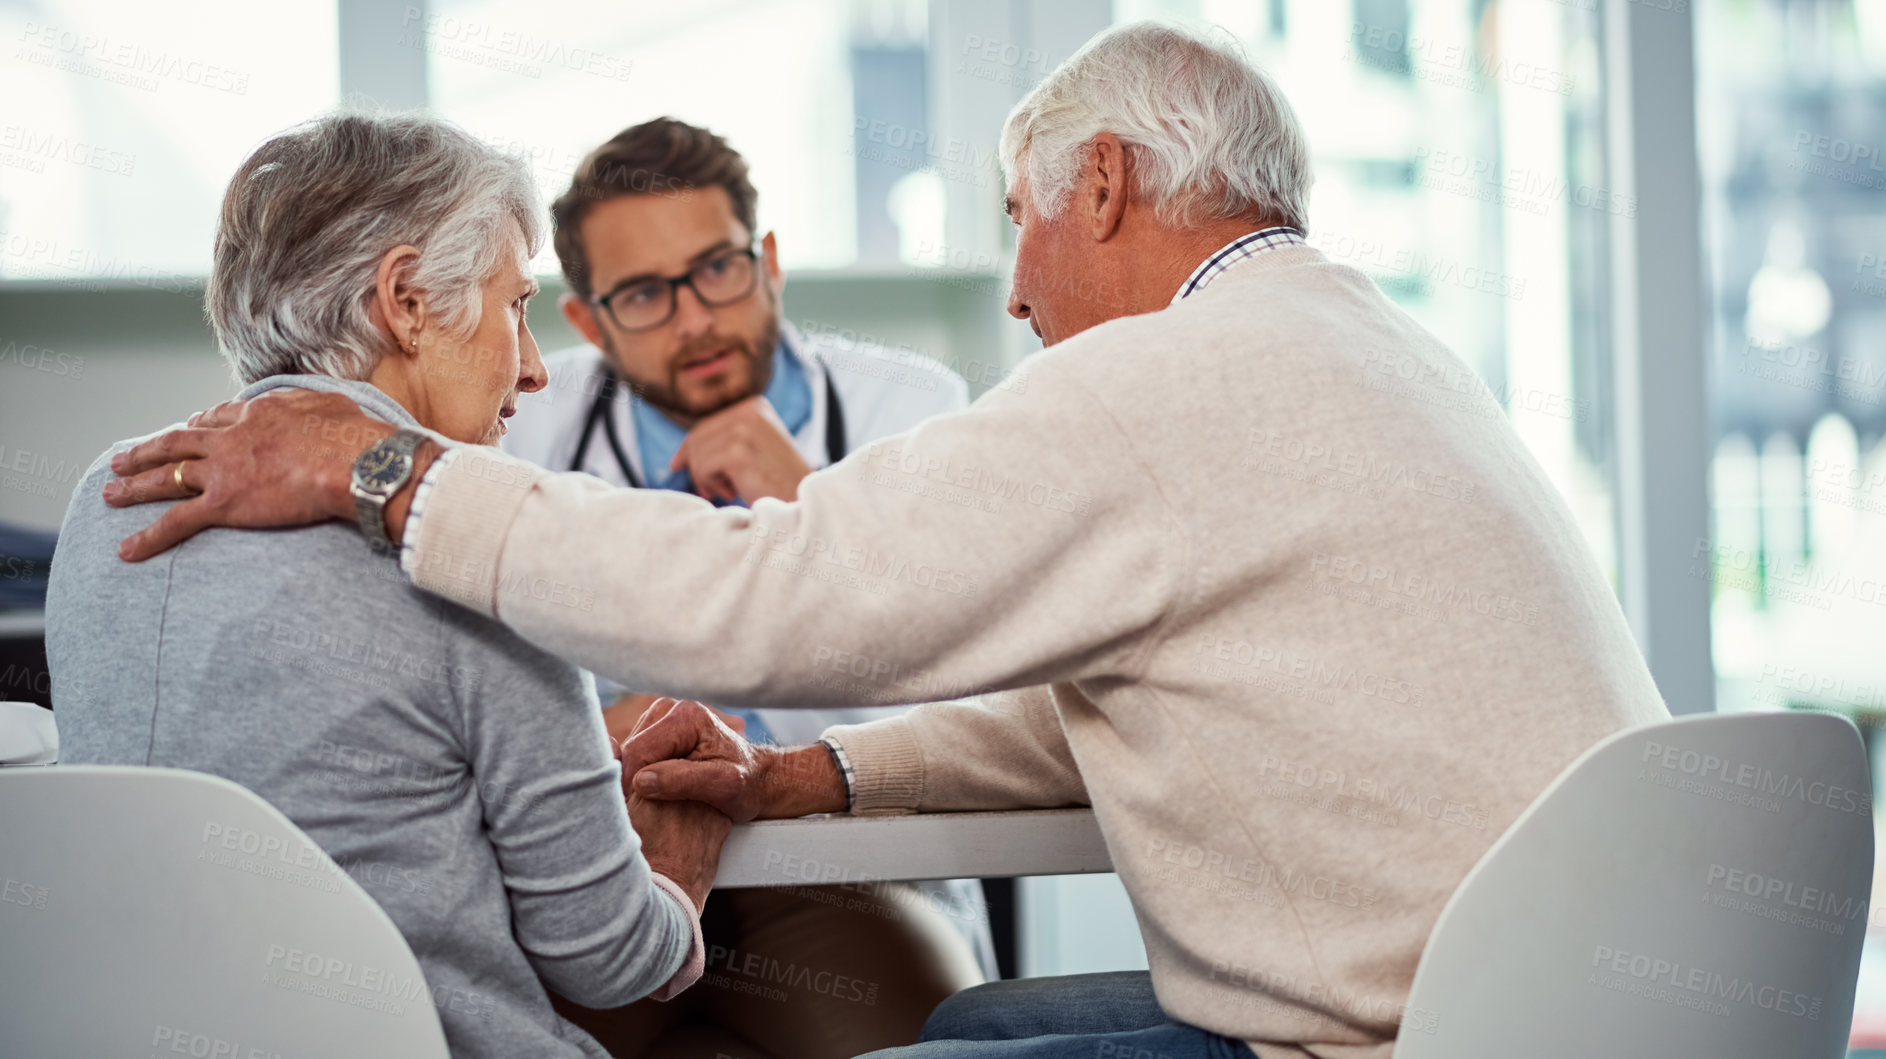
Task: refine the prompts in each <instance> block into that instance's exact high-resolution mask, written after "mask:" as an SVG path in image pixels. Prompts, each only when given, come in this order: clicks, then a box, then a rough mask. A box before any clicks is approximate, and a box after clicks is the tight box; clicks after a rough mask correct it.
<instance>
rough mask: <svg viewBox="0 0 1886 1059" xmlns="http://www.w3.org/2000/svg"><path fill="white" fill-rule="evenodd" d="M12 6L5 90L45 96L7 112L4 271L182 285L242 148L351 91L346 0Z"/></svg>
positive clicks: (67, 279)
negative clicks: (187, 6) (341, 20)
mask: <svg viewBox="0 0 1886 1059" xmlns="http://www.w3.org/2000/svg"><path fill="white" fill-rule="evenodd" d="M13 11H14V14H12V15H11V16H10V17H9V18H8V19H7V20H6V21H5V23H4V24H5V32H6V34H7V36H6V43H5V45H4V47H5V50H6V61H5V62H4V63H0V99H7V100H14V101H21V100H30V101H31V105H30V106H16V107H11V108H9V110H8V113H7V115H6V117H5V118H3V119H0V280H22V279H24V280H40V281H50V282H53V283H56V284H63V285H81V286H85V287H91V288H100V287H103V286H104V285H106V284H113V285H121V284H134V285H137V286H143V287H153V288H157V289H171V290H175V289H181V287H182V285H183V284H184V283H185V282H186V279H187V278H190V277H200V276H202V275H204V274H205V273H207V272H208V270H209V262H210V247H211V241H212V239H213V237H214V233H215V225H216V216H217V211H218V208H219V206H220V205H221V202H222V194H223V188H224V187H225V186H226V184H227V183H228V180H229V174H230V173H232V172H234V171H235V168H236V166H237V165H238V164H239V163H240V162H241V161H242V159H243V157H244V156H246V155H247V154H248V153H249V151H251V150H252V149H254V148H255V147H256V146H257V145H258V144H259V143H261V142H262V140H264V139H265V138H267V137H268V136H269V135H270V134H272V133H275V132H278V131H280V130H281V129H283V128H286V127H288V126H289V125H292V124H294V123H296V122H299V121H304V120H306V119H308V118H311V117H313V116H315V115H317V114H320V113H322V112H324V111H327V110H330V109H332V108H333V106H334V105H335V103H336V102H337V101H338V99H339V97H340V93H339V78H338V73H337V70H338V61H337V51H338V44H337V32H336V26H337V21H336V19H337V15H336V10H335V5H334V4H333V3H306V4H253V3H240V2H235V0H202V2H198V3H194V4H192V5H191V10H190V11H189V13H188V14H187V15H186V14H183V13H180V12H179V11H178V10H177V9H175V8H173V7H170V6H167V5H160V4H149V3H139V2H136V0H87V2H85V3H76V2H67V0H53V2H48V3H41V4H35V5H33V6H32V7H31V8H29V9H24V10H22V9H21V8H17V7H16V8H14V9H13ZM263 41H267V42H271V43H269V44H268V45H267V46H266V47H259V46H258V43H259V42H263ZM290 42H292V44H291V43H290Z"/></svg>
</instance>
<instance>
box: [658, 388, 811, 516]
mask: <svg viewBox="0 0 1886 1059" xmlns="http://www.w3.org/2000/svg"><path fill="white" fill-rule="evenodd" d="M668 469H669V470H671V471H679V470H682V469H686V470H687V471H688V473H689V474H691V475H693V477H694V488H695V489H697V490H698V491H699V492H700V494H701V495H702V496H704V497H707V498H708V499H710V500H733V499H740V500H744V501H746V502H747V503H749V504H751V503H752V502H754V501H755V500H758V499H759V498H761V497H763V496H770V497H775V498H777V499H780V500H797V499H798V498H799V480H800V479H802V478H804V477H805V476H806V475H808V474H811V473H812V465H811V464H809V463H807V462H806V461H805V457H803V456H801V455H799V450H798V449H797V448H795V447H793V444H792V435H791V434H789V433H788V432H787V430H786V424H784V423H782V422H780V421H779V416H778V414H776V413H775V412H774V411H773V406H772V405H770V404H767V403H766V399H765V398H764V397H759V396H754V397H749V398H747V399H746V400H744V401H741V402H739V403H738V404H733V405H728V406H727V407H726V408H723V409H721V410H720V411H718V412H715V413H714V414H713V415H711V416H708V417H706V418H705V419H702V420H701V421H700V422H698V423H696V424H694V429H693V430H690V431H688V436H687V438H686V439H684V440H683V441H682V442H681V448H679V449H678V450H676V451H675V456H674V459H673V460H671V461H669V464H668Z"/></svg>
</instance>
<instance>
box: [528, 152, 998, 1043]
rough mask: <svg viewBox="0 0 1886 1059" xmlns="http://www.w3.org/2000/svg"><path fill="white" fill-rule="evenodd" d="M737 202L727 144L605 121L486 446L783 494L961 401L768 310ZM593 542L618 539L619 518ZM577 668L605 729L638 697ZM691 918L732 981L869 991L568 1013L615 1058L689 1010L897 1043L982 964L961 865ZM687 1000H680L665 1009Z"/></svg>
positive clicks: (723, 899)
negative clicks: (510, 410) (559, 330)
mask: <svg viewBox="0 0 1886 1059" xmlns="http://www.w3.org/2000/svg"><path fill="white" fill-rule="evenodd" d="M758 198H759V195H758V192H757V191H756V190H755V189H754V187H753V185H752V183H751V182H750V180H749V179H748V175H747V163H746V160H745V159H744V158H742V157H741V156H740V154H739V153H738V152H737V151H735V150H734V149H733V148H732V147H730V146H728V144H727V143H726V141H725V140H723V139H722V138H721V137H719V136H717V135H715V134H714V133H712V132H710V131H709V130H707V129H704V128H700V127H698V126H694V125H689V124H687V123H685V122H681V121H676V120H674V119H672V118H658V119H656V120H654V121H649V122H644V123H643V124H640V125H637V126H634V127H633V128H630V129H626V130H624V131H623V132H621V133H619V134H617V135H616V136H615V137H614V138H613V139H611V140H609V141H608V142H607V143H604V144H603V145H602V146H600V147H598V148H596V149H595V150H594V151H592V152H591V153H590V154H589V156H588V157H586V158H585V159H584V160H583V162H582V164H581V165H580V166H579V167H578V168H577V170H576V172H575V174H574V175H573V177H572V179H571V183H570V187H569V190H567V191H565V192H564V193H563V195H562V196H561V197H560V198H558V199H557V201H556V202H555V203H554V204H553V205H552V207H551V214H552V217H553V219H554V220H555V222H556V240H555V245H556V250H557V257H558V260H559V262H560V264H561V265H562V267H563V274H564V277H565V278H566V279H567V280H568V282H569V292H568V293H567V294H565V295H564V296H563V299H562V302H561V308H562V310H563V315H564V317H565V318H566V319H568V320H569V322H570V324H571V325H572V326H574V327H575V328H576V330H577V331H578V332H579V333H581V334H582V336H583V337H584V338H585V339H586V340H587V344H585V345H581V346H577V347H575V348H573V349H567V350H564V351H562V352H559V353H556V354H554V355H552V356H549V357H546V358H544V362H545V366H546V367H547V368H548V369H549V375H550V380H549V383H548V385H546V386H545V388H544V389H543V390H542V391H540V392H538V393H537V394H534V395H528V396H526V397H524V398H523V399H521V400H520V401H519V402H518V409H517V414H516V415H515V416H514V417H512V419H511V420H510V432H509V433H508V434H507V435H506V436H505V439H504V448H505V449H506V451H508V452H510V453H512V454H513V455H516V456H521V457H523V458H524V459H527V460H530V461H531V462H533V463H536V464H538V465H540V466H543V467H546V468H549V469H551V470H554V471H585V472H588V473H589V474H593V475H595V476H596V477H598V478H601V479H603V480H604V481H606V482H609V483H610V484H611V485H618V486H631V487H635V488H650V489H671V490H678V491H681V492H687V493H694V494H697V495H699V496H702V497H705V498H707V499H709V500H711V501H713V502H714V503H715V504H719V505H728V504H750V503H752V502H753V501H756V500H759V499H760V498H762V497H774V498H778V499H781V500H792V499H794V498H795V497H796V496H797V494H798V490H799V481H800V479H802V478H804V477H805V476H806V475H807V474H810V473H811V472H812V471H814V470H817V469H818V468H821V467H825V466H827V465H829V464H833V463H836V462H838V461H839V460H840V459H843V458H844V456H845V455H846V453H848V452H851V451H852V450H853V449H856V448H860V447H863V446H864V445H867V444H869V443H870V442H872V441H875V440H877V439H879V438H882V437H886V436H888V435H892V434H898V433H902V432H904V431H907V430H910V429H912V428H913V427H915V426H917V425H918V424H919V423H921V422H922V421H923V420H925V419H928V418H930V417H931V416H934V415H938V414H941V413H945V412H954V411H956V410H958V409H961V408H963V407H965V406H966V405H967V404H968V403H969V402H968V393H967V387H966V386H965V385H964V384H963V380H962V379H960V378H959V377H957V376H956V375H955V374H954V373H952V372H950V371H949V370H947V369H946V368H944V367H943V366H942V365H940V364H937V363H936V362H934V361H931V360H928V359H927V358H921V357H914V356H911V357H906V356H901V355H900V357H899V359H898V360H897V361H895V362H894V361H893V360H892V359H891V357H890V356H889V355H888V354H886V353H885V352H883V351H881V350H873V349H869V348H858V349H849V350H844V351H842V352H841V351H837V350H828V349H826V348H823V347H821V346H820V345H819V344H817V343H814V342H811V341H808V340H807V339H806V337H805V336H803V335H801V334H800V333H799V332H798V331H797V330H796V329H795V328H793V326H792V325H791V324H789V323H787V322H786V320H785V316H784V313H783V311H782V309H781V302H780V294H781V291H782V289H783V288H784V286H785V276H784V274H783V273H782V272H781V271H780V267H779V253H778V246H777V241H776V240H775V239H774V237H773V235H772V234H771V233H768V234H767V235H766V236H765V237H764V238H760V239H756V238H755V233H756V232H757V231H758V229H757V228H756V227H755V223H754V222H755V212H756V209H757V205H758ZM614 546H616V547H625V548H631V547H636V543H635V541H634V538H633V535H631V534H628V533H625V534H624V535H623V536H622V537H621V539H620V540H618V541H616V542H614ZM598 683H599V684H600V685H601V688H600V689H599V690H601V691H602V693H603V701H604V702H611V701H614V702H615V705H613V706H611V707H609V708H608V709H606V710H605V711H604V713H605V717H606V718H607V720H608V723H609V728H610V731H611V733H612V734H613V735H614V736H615V737H616V738H617V739H618V740H620V739H623V738H626V737H627V736H628V734H629V732H630V730H631V729H632V728H633V726H634V724H635V722H636V719H637V718H638V717H639V716H640V715H641V713H642V711H643V709H644V708H646V706H647V705H648V704H649V702H651V701H652V700H653V697H652V696H649V695H643V694H636V693H637V692H640V691H642V690H644V689H642V688H638V687H633V686H627V685H624V684H621V683H617V682H615V681H611V680H609V679H607V678H604V677H598ZM733 712H734V713H736V714H737V715H738V716H740V717H741V718H742V719H743V720H744V721H745V723H746V735H747V736H748V737H749V738H752V739H756V740H765V741H776V742H781V743H787V744H791V743H806V742H810V741H812V740H815V739H817V738H818V734H819V733H820V732H821V731H823V730H824V729H825V728H827V727H829V726H831V725H835V724H848V723H855V722H858V721H863V720H869V719H872V718H874V717H881V716H886V715H890V714H895V713H899V712H902V711H901V710H883V709H848V710H739V711H733ZM705 926H706V929H707V933H708V941H709V943H710V945H712V946H713V948H712V949H710V955H715V954H719V955H720V956H721V959H720V961H719V962H720V963H722V964H725V965H726V969H728V971H729V975H731V976H732V977H733V978H736V979H737V978H738V977H739V974H738V973H737V972H738V970H739V969H741V968H745V967H746V966H747V964H748V963H749V961H751V960H753V959H754V958H756V957H757V958H758V960H759V961H760V962H761V963H763V964H766V965H768V966H774V965H788V964H795V963H796V964H799V965H809V966H812V967H814V968H817V969H819V970H831V971H833V972H835V973H846V972H850V973H849V977H850V978H853V979H856V980H858V981H861V982H870V983H871V986H870V987H869V988H870V991H871V995H872V1001H873V1002H872V1003H870V1004H862V1003H860V1002H858V1001H857V998H855V997H849V996H842V997H839V998H837V999H836V1000H834V998H833V997H832V996H830V995H827V994H826V993H819V992H817V991H816V990H814V991H812V992H808V993H807V994H806V995H804V996H799V995H793V996H791V997H790V1002H789V1003H787V1004H784V1005H782V1004H780V1003H778V1002H777V1001H775V1000H773V999H770V998H766V997H756V996H753V995H750V994H748V993H746V992H740V991H737V990H734V989H715V988H711V987H712V986H713V985H714V979H712V978H710V979H709V980H708V981H707V982H706V983H704V984H706V985H707V986H709V987H710V988H705V989H700V990H696V991H695V992H694V993H692V994H690V995H691V996H693V997H694V998H695V999H694V1000H692V1001H687V1000H685V998H684V1001H682V1002H677V1003H675V1004H671V1005H660V1004H638V1005H634V1006H632V1007H630V1008H628V1009H625V1010H624V1011H623V1012H620V1013H615V1014H612V1015H596V1014H594V1013H581V1012H578V1013H574V1014H573V1015H572V1017H573V1018H574V1019H575V1020H576V1021H578V1022H582V1023H584V1024H586V1025H589V1026H591V1027H592V1028H593V1029H594V1030H595V1031H596V1032H597V1035H598V1038H599V1039H601V1040H603V1041H604V1042H605V1043H606V1044H608V1045H609V1046H610V1047H611V1048H612V1050H615V1051H616V1052H617V1054H622V1055H628V1054H640V1052H641V1051H642V1049H643V1045H644V1044H645V1042H646V1041H647V1040H648V1039H649V1037H650V1035H651V1034H653V1033H655V1032H665V1031H666V1030H667V1028H668V1027H669V1026H670V1025H671V1024H672V1023H673V1022H674V1021H676V1020H677V1019H681V1018H688V1017H692V1018H695V1019H698V1020H706V1021H712V1022H715V1023H717V1024H719V1025H721V1026H723V1027H724V1028H726V1029H730V1030H733V1031H735V1032H738V1033H741V1034H742V1035H743V1036H745V1037H747V1038H748V1039H749V1040H751V1041H753V1042H754V1043H755V1044H756V1045H758V1046H759V1047H761V1048H762V1049H764V1050H765V1051H767V1052H771V1053H772V1054H775V1055H779V1056H782V1057H784V1056H787V1055H812V1056H825V1055H829V1056H839V1055H844V1056H849V1055H853V1054H855V1053H857V1052H862V1051H868V1050H870V1049H873V1048H877V1047H882V1046H884V1045H886V1044H890V1043H901V1042H902V1041H907V1040H909V1039H910V1037H911V1036H914V1034H915V1033H916V1030H917V1026H918V1025H920V1024H921V1022H922V1016H923V1014H924V1013H927V1012H928V1010H929V1009H930V1008H931V1007H933V1006H934V1005H935V1004H936V1002H937V1001H939V1000H941V999H942V998H943V997H944V996H946V995H948V994H949V993H951V992H953V991H955V990H956V989H960V988H962V987H963V986H966V985H970V984H973V983H975V982H977V981H979V980H981V978H982V977H983V976H984V975H985V974H988V973H992V971H993V953H992V951H991V948H990V944H989V935H988V921H987V917H986V914H985V912H984V910H983V903H982V893H981V890H980V888H979V887H978V885H977V884H976V882H975V881H974V880H953V881H950V882H939V883H922V884H901V883H900V884H882V883H880V884H873V885H868V886H863V887H860V886H851V887H802V888H789V889H785V890H779V889H761V890H736V891H725V892H721V893H718V894H715V895H714V898H713V899H712V900H711V901H710V902H709V904H708V912H707V920H706V923H705ZM709 970H710V972H711V971H712V970H713V968H711V967H710V969H709ZM736 984H737V983H736ZM854 992H855V990H854ZM721 994H725V995H721ZM690 1003H691V1004H693V1005H694V1006H695V1007H696V1008H699V1009H700V1010H699V1011H696V1012H694V1013H693V1014H692V1015H691V1016H690V1015H687V1014H685V1013H683V1012H678V1011H676V1010H674V1009H676V1008H681V1007H685V1006H686V1005H687V1004H690Z"/></svg>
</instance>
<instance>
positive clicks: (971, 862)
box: [714, 809, 1113, 889]
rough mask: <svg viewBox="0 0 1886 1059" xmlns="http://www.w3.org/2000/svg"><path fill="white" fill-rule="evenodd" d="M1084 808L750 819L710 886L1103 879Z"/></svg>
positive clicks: (1109, 864)
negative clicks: (1011, 878) (1054, 877)
mask: <svg viewBox="0 0 1886 1059" xmlns="http://www.w3.org/2000/svg"><path fill="white" fill-rule="evenodd" d="M1112 870H1113V861H1112V859H1111V858H1110V857H1108V855H1107V844H1106V843H1105V842H1103V841H1101V838H1100V828H1099V827H1098V826H1097V825H1096V824H1095V823H1094V812H1093V810H1092V809H1029V810H1018V811H1011V812H1000V813H920V814H916V815H912V816H814V817H805V818H803V819H799V820H757V821H754V822H753V823H750V824H742V825H740V826H738V827H735V828H734V829H733V834H731V835H729V836H728V838H727V844H726V845H725V846H724V847H722V848H721V852H720V874H719V875H717V876H715V878H714V885H715V886H716V887H718V888H723V889H724V888H729V887H741V886H805V885H809V884H826V885H830V884H837V883H861V882H874V881H879V880H893V879H964V878H971V879H973V878H1001V877H1005V876H1015V875H1079V874H1084V873H1089V872H1109V871H1112Z"/></svg>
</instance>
